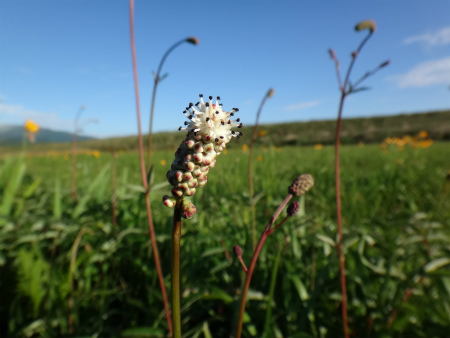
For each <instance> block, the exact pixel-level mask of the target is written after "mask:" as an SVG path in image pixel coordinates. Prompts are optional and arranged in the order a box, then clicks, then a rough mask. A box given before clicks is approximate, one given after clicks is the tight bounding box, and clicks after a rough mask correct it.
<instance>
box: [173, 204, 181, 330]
mask: <svg viewBox="0 0 450 338" xmlns="http://www.w3.org/2000/svg"><path fill="white" fill-rule="evenodd" d="M181 207H182V205H181V201H178V202H177V204H176V206H175V210H174V212H173V227H172V264H171V265H172V319H173V337H174V338H181V305H180V251H181V248H180V242H181V225H182V224H181V212H182V209H181Z"/></svg>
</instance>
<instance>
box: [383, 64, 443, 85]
mask: <svg viewBox="0 0 450 338" xmlns="http://www.w3.org/2000/svg"><path fill="white" fill-rule="evenodd" d="M390 79H391V80H393V81H394V82H396V83H397V86H398V87H400V88H408V87H427V86H432V85H437V84H443V83H444V84H447V85H448V84H449V83H450V57H446V58H443V59H439V60H433V61H427V62H422V63H419V64H418V65H416V66H415V67H414V68H412V69H410V70H409V71H408V72H406V73H405V74H399V75H394V76H391V77H390Z"/></svg>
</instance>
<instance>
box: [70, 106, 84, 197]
mask: <svg viewBox="0 0 450 338" xmlns="http://www.w3.org/2000/svg"><path fill="white" fill-rule="evenodd" d="M84 109H86V107H85V106H84V105H82V106H80V108H78V110H77V112H76V114H75V120H74V123H73V125H74V126H73V129H74V130H73V140H72V199H73V200H74V201H76V200H77V173H76V169H77V142H78V129H79V126H78V122H79V120H80V116H81V113H82V112H83V110H84Z"/></svg>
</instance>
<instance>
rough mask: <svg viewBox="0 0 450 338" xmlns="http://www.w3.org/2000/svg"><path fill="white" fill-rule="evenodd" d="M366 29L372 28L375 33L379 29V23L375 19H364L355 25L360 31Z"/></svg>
mask: <svg viewBox="0 0 450 338" xmlns="http://www.w3.org/2000/svg"><path fill="white" fill-rule="evenodd" d="M364 29H368V30H370V32H371V33H373V32H375V31H376V30H377V24H376V22H375V21H373V20H364V21H361V22H359V23H358V24H357V25H356V26H355V30H356V31H358V32H359V31H362V30H364Z"/></svg>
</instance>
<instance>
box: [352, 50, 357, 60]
mask: <svg viewBox="0 0 450 338" xmlns="http://www.w3.org/2000/svg"><path fill="white" fill-rule="evenodd" d="M357 56H358V51H354V52H352V58H354V59H355V58H356V57H357Z"/></svg>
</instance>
